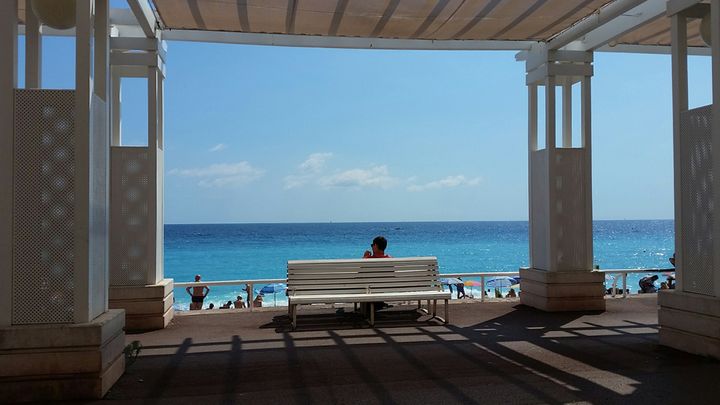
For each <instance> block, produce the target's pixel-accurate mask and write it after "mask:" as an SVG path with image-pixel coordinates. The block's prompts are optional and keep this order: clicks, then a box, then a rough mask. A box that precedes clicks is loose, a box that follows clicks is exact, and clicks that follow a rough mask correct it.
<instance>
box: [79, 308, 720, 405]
mask: <svg viewBox="0 0 720 405" xmlns="http://www.w3.org/2000/svg"><path fill="white" fill-rule="evenodd" d="M656 301H657V297H656V295H655V294H649V295H646V296H633V297H632V298H628V299H609V300H608V301H607V311H605V312H602V313H545V312H541V311H537V310H534V309H531V308H528V307H524V306H521V305H520V304H519V302H518V301H512V302H507V301H505V302H487V303H455V304H452V306H451V321H452V322H451V324H450V325H447V326H445V325H440V324H438V323H434V322H425V318H423V317H420V316H419V314H417V313H416V312H415V311H413V310H412V309H411V308H409V307H399V308H398V307H396V308H392V309H390V310H388V311H383V312H392V314H391V315H392V316H390V315H382V312H381V315H380V316H379V317H378V320H377V328H376V329H371V328H369V327H368V326H367V325H363V323H362V321H361V320H360V319H357V318H354V317H353V316H352V315H345V316H340V315H336V314H335V313H334V311H332V310H329V309H323V310H315V309H313V310H308V309H304V310H301V312H300V318H299V327H298V330H297V331H290V330H289V324H288V323H287V319H286V313H285V312H281V311H282V309H281V308H278V310H262V311H257V312H253V313H249V312H245V313H239V312H238V311H235V310H227V311H212V312H211V311H202V312H199V313H198V312H196V313H192V314H191V313H187V314H180V315H178V316H176V317H175V319H174V320H173V321H172V324H171V325H170V326H169V327H168V328H167V329H164V330H160V331H155V332H149V333H144V334H134V335H133V334H129V335H127V341H128V342H131V341H133V340H139V341H140V342H141V343H142V345H143V350H142V352H141V354H140V357H139V358H138V359H137V361H135V363H133V364H132V365H129V366H128V367H127V371H126V373H125V375H124V376H123V377H122V378H121V379H120V380H119V381H118V383H117V384H116V385H115V386H114V387H113V388H112V389H111V390H110V391H109V393H108V394H107V396H106V398H105V400H104V401H96V402H91V403H101V402H106V401H113V402H117V403H147V404H185V403H187V404H191V403H192V404H212V403H262V404H266V403H283V404H331V403H347V404H366V403H367V404H375V403H388V404H389V403H407V404H418V403H432V404H441V403H442V404H449V403H465V404H472V403H521V404H534V403H550V404H559V403H603V404H605V403H621V402H623V403H654V404H661V403H693V404H703V403H717V402H716V401H717V400H718V395H719V394H720V383H719V382H718V376H720V362H718V361H715V360H711V359H707V358H703V357H698V356H694V355H690V354H686V353H683V352H680V351H677V350H674V349H670V348H666V347H662V346H659V345H658V319H657V313H658V311H657V302H656ZM418 318H419V319H418ZM627 401H631V402H627Z"/></svg>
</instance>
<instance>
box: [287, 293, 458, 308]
mask: <svg viewBox="0 0 720 405" xmlns="http://www.w3.org/2000/svg"><path fill="white" fill-rule="evenodd" d="M436 299H437V300H443V299H450V293H449V292H442V291H406V292H394V293H387V294H384V293H373V294H316V295H301V296H294V297H288V301H289V303H290V304H291V305H295V304H314V303H324V304H335V303H348V302H374V301H416V300H436Z"/></svg>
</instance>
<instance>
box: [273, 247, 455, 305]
mask: <svg viewBox="0 0 720 405" xmlns="http://www.w3.org/2000/svg"><path fill="white" fill-rule="evenodd" d="M438 276H439V274H438V264H437V258H436V257H405V258H390V259H341V260H289V261H288V273H287V287H288V295H290V296H298V295H323V294H362V293H366V292H371V293H392V292H404V291H428V290H435V291H442V285H441V284H440V281H439V280H438Z"/></svg>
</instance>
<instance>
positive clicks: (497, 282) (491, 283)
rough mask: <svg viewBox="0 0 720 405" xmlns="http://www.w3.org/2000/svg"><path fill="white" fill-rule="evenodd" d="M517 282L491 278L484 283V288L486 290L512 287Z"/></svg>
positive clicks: (509, 279)
mask: <svg viewBox="0 0 720 405" xmlns="http://www.w3.org/2000/svg"><path fill="white" fill-rule="evenodd" d="M515 284H517V282H516V281H515V279H514V278H512V277H506V276H503V277H493V278H491V279H489V280H487V281H486V282H485V286H486V287H488V288H503V287H512V286H514V285H515Z"/></svg>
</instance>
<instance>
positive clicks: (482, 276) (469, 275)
mask: <svg viewBox="0 0 720 405" xmlns="http://www.w3.org/2000/svg"><path fill="white" fill-rule="evenodd" d="M596 271H599V272H600V273H605V274H621V275H622V296H623V298H626V297H627V275H628V274H630V273H667V272H675V269H606V270H596ZM519 275H520V272H519V271H504V272H482V273H442V274H440V275H439V277H440V278H458V277H465V278H479V279H480V286H479V288H480V302H484V301H485V297H486V295H487V294H486V293H485V278H495V277H503V276H507V277H515V276H519ZM285 282H287V280H286V279H284V278H268V279H259V280H258V279H255V280H225V281H201V282H199V283H194V282H192V283H175V287H176V288H185V287H202V286H208V287H212V286H221V285H249V286H250V288H249V290H250V291H248V292H247V293H248V301H250V303H249V305H248V306H249V307H250V311H251V312H252V310H253V301H254V300H255V298H254V295H255V284H263V285H264V284H273V283H285ZM616 284H617V279H616V280H615V281H614V282H613V286H612V290H613V292H612V294H611V296H612V297H615V295H616V294H617V287H616V286H615V285H616Z"/></svg>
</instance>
